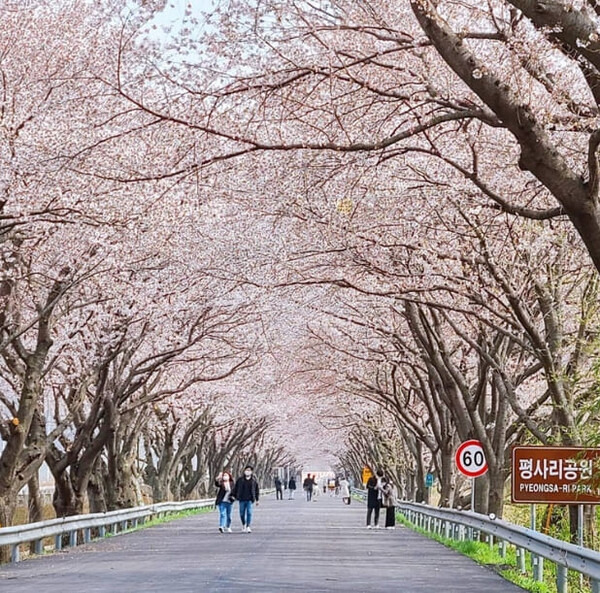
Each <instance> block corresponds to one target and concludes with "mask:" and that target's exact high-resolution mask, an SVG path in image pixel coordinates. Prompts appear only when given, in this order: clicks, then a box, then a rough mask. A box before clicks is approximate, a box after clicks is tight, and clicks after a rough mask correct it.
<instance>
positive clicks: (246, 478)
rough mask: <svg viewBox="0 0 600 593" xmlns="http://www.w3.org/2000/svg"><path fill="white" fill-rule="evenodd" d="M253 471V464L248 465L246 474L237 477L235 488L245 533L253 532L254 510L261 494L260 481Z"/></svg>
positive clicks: (234, 492) (234, 495) (234, 493)
mask: <svg viewBox="0 0 600 593" xmlns="http://www.w3.org/2000/svg"><path fill="white" fill-rule="evenodd" d="M253 473H254V468H253V467H252V466H251V465H247V466H246V467H245V468H244V475H243V476H242V477H240V478H238V479H237V481H236V483H235V488H234V489H233V497H234V498H235V499H236V500H237V501H238V502H239V505H240V519H241V521H242V531H243V532H244V533H251V532H252V529H251V528H250V526H251V524H252V512H253V510H254V503H256V504H258V499H259V496H260V490H259V487H258V482H257V481H256V478H255V477H254V475H253Z"/></svg>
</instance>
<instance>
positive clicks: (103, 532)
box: [98, 525, 106, 537]
mask: <svg viewBox="0 0 600 593" xmlns="http://www.w3.org/2000/svg"><path fill="white" fill-rule="evenodd" d="M98 537H106V527H105V526H104V525H100V527H98Z"/></svg>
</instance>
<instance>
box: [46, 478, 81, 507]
mask: <svg viewBox="0 0 600 593" xmlns="http://www.w3.org/2000/svg"><path fill="white" fill-rule="evenodd" d="M53 476H54V495H53V496H52V505H53V506H54V512H55V513H56V516H57V517H69V516H71V515H77V514H79V512H80V511H79V506H78V502H77V496H76V494H75V491H74V489H73V485H72V483H71V478H70V475H69V472H68V471H66V470H65V471H62V472H60V473H57V474H54V473H53Z"/></svg>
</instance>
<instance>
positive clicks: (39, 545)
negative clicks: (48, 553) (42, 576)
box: [33, 539, 44, 556]
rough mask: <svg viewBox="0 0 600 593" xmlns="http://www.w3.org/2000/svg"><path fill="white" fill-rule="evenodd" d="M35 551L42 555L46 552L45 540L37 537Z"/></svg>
mask: <svg viewBox="0 0 600 593" xmlns="http://www.w3.org/2000/svg"><path fill="white" fill-rule="evenodd" d="M33 551H34V553H35V554H37V555H38V556H40V555H41V554H43V553H44V540H42V539H36V540H35V544H34V549H33Z"/></svg>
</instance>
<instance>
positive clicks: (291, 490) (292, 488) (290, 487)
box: [288, 476, 296, 500]
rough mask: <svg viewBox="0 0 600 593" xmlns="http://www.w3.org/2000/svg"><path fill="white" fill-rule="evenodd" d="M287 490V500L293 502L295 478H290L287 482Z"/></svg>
mask: <svg viewBox="0 0 600 593" xmlns="http://www.w3.org/2000/svg"><path fill="white" fill-rule="evenodd" d="M288 490H289V492H290V497H289V500H294V494H295V493H296V478H294V476H292V477H291V478H290V481H289V482H288Z"/></svg>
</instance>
